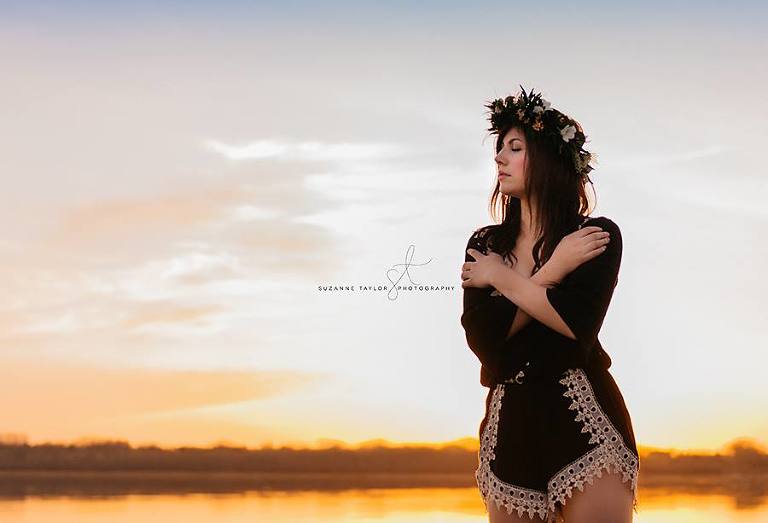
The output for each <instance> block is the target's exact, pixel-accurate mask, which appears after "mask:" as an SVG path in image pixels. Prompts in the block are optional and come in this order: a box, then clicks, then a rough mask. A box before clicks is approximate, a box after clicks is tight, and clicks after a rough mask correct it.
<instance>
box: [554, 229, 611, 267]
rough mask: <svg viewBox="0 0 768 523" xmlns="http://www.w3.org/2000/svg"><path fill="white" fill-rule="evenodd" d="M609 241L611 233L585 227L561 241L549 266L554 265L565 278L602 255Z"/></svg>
mask: <svg viewBox="0 0 768 523" xmlns="http://www.w3.org/2000/svg"><path fill="white" fill-rule="evenodd" d="M609 241H610V233H608V232H607V231H603V229H601V228H600V227H597V226H594V225H590V226H589V227H583V228H581V229H578V230H576V231H573V232H572V233H571V234H569V235H567V236H565V237H563V239H562V240H560V243H558V244H557V247H555V251H554V252H553V253H552V256H551V257H550V258H549V261H547V264H550V263H551V264H553V265H554V266H555V267H554V268H555V269H556V271H557V272H558V273H559V274H560V275H561V277H563V278H564V277H565V276H566V275H568V274H570V273H571V272H572V271H573V270H574V269H576V267H578V266H579V265H581V264H582V263H584V262H586V261H588V260H591V259H592V258H594V257H596V256H599V255H600V254H602V253H603V251H605V249H606V246H607V245H608V242H609Z"/></svg>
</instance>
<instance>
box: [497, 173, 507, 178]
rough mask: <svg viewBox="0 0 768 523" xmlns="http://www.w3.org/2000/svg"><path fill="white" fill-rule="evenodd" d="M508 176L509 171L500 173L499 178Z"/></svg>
mask: <svg viewBox="0 0 768 523" xmlns="http://www.w3.org/2000/svg"><path fill="white" fill-rule="evenodd" d="M506 176H509V174H507V173H499V178H504V177H506Z"/></svg>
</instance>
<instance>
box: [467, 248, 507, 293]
mask: <svg viewBox="0 0 768 523" xmlns="http://www.w3.org/2000/svg"><path fill="white" fill-rule="evenodd" d="M467 253H469V255H470V256H472V258H474V259H475V261H473V262H464V265H462V266H461V279H462V282H461V286H462V288H464V289H466V288H467V287H479V288H482V287H490V286H491V281H492V280H493V278H494V276H495V275H496V271H498V270H499V269H500V268H501V267H504V266H505V264H504V260H503V258H502V257H501V255H500V254H497V253H495V252H493V251H491V250H488V254H487V255H486V254H483V253H482V252H480V251H478V250H477V249H467Z"/></svg>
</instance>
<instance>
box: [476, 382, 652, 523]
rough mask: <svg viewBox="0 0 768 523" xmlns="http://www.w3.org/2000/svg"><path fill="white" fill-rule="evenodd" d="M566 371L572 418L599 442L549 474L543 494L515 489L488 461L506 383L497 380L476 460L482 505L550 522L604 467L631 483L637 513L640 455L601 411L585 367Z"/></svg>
mask: <svg viewBox="0 0 768 523" xmlns="http://www.w3.org/2000/svg"><path fill="white" fill-rule="evenodd" d="M564 374H565V377H564V378H563V379H561V380H560V383H561V384H563V385H565V387H566V390H565V392H564V393H563V396H564V397H569V398H571V399H572V402H571V405H570V406H569V407H568V408H569V410H576V411H577V414H576V418H575V420H576V421H582V422H583V424H584V426H583V427H582V429H581V432H588V433H590V434H591V437H590V440H589V442H590V443H598V445H597V446H596V447H595V448H593V449H592V450H590V451H589V452H587V453H586V454H584V455H583V456H581V457H580V458H578V459H576V460H574V461H573V462H571V463H569V464H568V465H566V466H565V467H563V468H562V469H560V470H559V471H558V472H557V473H556V474H555V475H554V476H552V479H550V481H549V482H548V484H547V491H546V492H544V491H541V490H535V489H528V488H524V487H519V486H516V485H513V484H511V483H507V482H505V481H503V480H501V479H499V478H498V476H496V474H494V472H493V471H492V470H491V461H492V460H494V459H495V458H496V455H495V452H494V449H495V448H496V441H497V434H498V423H499V412H500V410H501V405H502V401H501V400H502V398H503V396H504V390H505V386H504V384H501V383H500V384H497V385H496V387H495V388H494V391H493V396H492V398H491V404H490V406H489V412H488V421H487V424H486V427H485V428H484V430H483V434H482V440H481V444H480V454H479V462H480V463H479V466H478V468H477V471H476V472H475V479H476V481H477V485H478V487H479V490H480V494H481V496H482V498H483V501H484V503H485V504H486V509H487V508H488V503H490V502H494V503H496V506H497V508H501V507H502V506H504V507H505V508H506V510H507V513H509V514H511V513H512V511H513V510H514V511H517V515H518V516H519V517H522V515H523V513H527V514H528V517H530V518H531V519H533V517H534V515H538V516H539V517H540V518H541V519H544V520H545V521H547V523H554V522H555V521H556V520H557V517H558V516H562V506H563V505H564V504H565V503H566V501H567V499H568V498H571V497H573V489H574V488H578V489H579V490H580V491H582V492H583V491H584V485H585V484H586V483H589V484H592V483H593V482H594V479H595V478H600V477H602V474H603V471H608V472H609V473H610V472H616V473H619V472H621V473H622V482H627V481H630V482H631V483H630V486H631V489H632V507H633V510H634V512H635V513H637V478H638V472H639V459H638V457H637V456H636V455H635V454H634V453H633V452H632V451H630V450H629V448H628V447H627V446H626V445H625V444H624V441H623V439H622V437H621V434H620V433H619V431H618V430H616V428H615V427H614V426H613V424H612V423H611V421H610V419H608V417H607V416H606V415H605V412H604V411H603V410H602V408H601V407H600V405H599V403H598V402H597V400H596V397H595V393H594V390H593V389H592V386H591V384H590V383H589V380H588V379H587V376H586V374H585V373H584V371H583V369H568V370H567V371H566V372H565V373H564ZM510 386H513V385H510ZM558 503H559V505H558Z"/></svg>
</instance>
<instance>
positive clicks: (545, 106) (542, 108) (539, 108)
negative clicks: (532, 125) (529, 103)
mask: <svg viewBox="0 0 768 523" xmlns="http://www.w3.org/2000/svg"><path fill="white" fill-rule="evenodd" d="M541 103H542V104H543V105H537V106H536V107H534V108H533V112H534V114H539V113H543V112H546V111H550V110H551V109H552V108H551V107H550V105H552V104H550V103H549V102H548V101H547V100H545V99H544V98H542V99H541Z"/></svg>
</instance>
